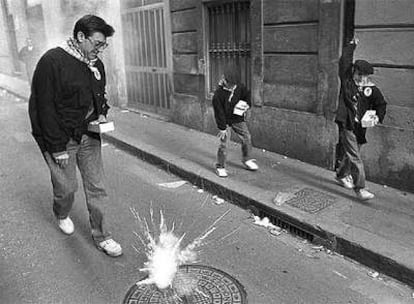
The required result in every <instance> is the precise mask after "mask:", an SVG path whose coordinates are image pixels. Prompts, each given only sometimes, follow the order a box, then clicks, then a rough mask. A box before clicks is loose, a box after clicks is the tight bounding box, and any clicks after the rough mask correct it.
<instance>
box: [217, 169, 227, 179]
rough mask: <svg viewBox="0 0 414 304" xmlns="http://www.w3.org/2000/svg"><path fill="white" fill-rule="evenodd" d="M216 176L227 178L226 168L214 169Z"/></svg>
mask: <svg viewBox="0 0 414 304" xmlns="http://www.w3.org/2000/svg"><path fill="white" fill-rule="evenodd" d="M216 174H217V175H218V176H219V177H227V176H228V174H227V170H226V168H216Z"/></svg>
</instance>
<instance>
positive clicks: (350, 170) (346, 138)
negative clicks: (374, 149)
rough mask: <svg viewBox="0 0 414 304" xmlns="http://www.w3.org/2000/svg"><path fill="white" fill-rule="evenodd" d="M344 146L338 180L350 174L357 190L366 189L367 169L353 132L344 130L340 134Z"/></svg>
mask: <svg viewBox="0 0 414 304" xmlns="http://www.w3.org/2000/svg"><path fill="white" fill-rule="evenodd" d="M339 136H340V141H341V143H342V146H343V149H344V151H343V158H342V161H341V164H340V165H339V168H338V171H337V177H338V178H344V177H345V176H348V175H349V174H351V175H352V179H353V180H354V185H355V190H359V189H362V188H365V169H364V164H363V163H362V158H361V153H360V145H359V144H358V143H357V140H356V136H355V134H354V132H353V131H351V130H346V129H344V128H342V129H341V130H340V132H339Z"/></svg>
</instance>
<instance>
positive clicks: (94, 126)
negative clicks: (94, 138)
mask: <svg viewBox="0 0 414 304" xmlns="http://www.w3.org/2000/svg"><path fill="white" fill-rule="evenodd" d="M113 130H115V126H114V123H113V121H107V122H99V121H97V120H95V121H91V122H90V123H89V125H88V131H90V132H94V133H106V132H110V131H113Z"/></svg>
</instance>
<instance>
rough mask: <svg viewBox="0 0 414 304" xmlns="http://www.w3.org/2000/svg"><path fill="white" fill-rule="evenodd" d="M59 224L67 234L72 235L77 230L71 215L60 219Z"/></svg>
mask: <svg viewBox="0 0 414 304" xmlns="http://www.w3.org/2000/svg"><path fill="white" fill-rule="evenodd" d="M58 226H59V228H60V230H62V232H63V233H64V234H67V235H71V234H72V233H73V232H74V231H75V225H73V222H72V220H71V219H70V217H69V216H68V217H67V218H64V219H58Z"/></svg>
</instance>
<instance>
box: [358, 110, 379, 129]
mask: <svg viewBox="0 0 414 304" xmlns="http://www.w3.org/2000/svg"><path fill="white" fill-rule="evenodd" d="M377 122H378V121H377V113H376V111H375V110H368V111H366V112H365V114H364V116H363V117H362V119H361V125H362V127H363V128H370V127H374V126H375V125H376V124H377Z"/></svg>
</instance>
